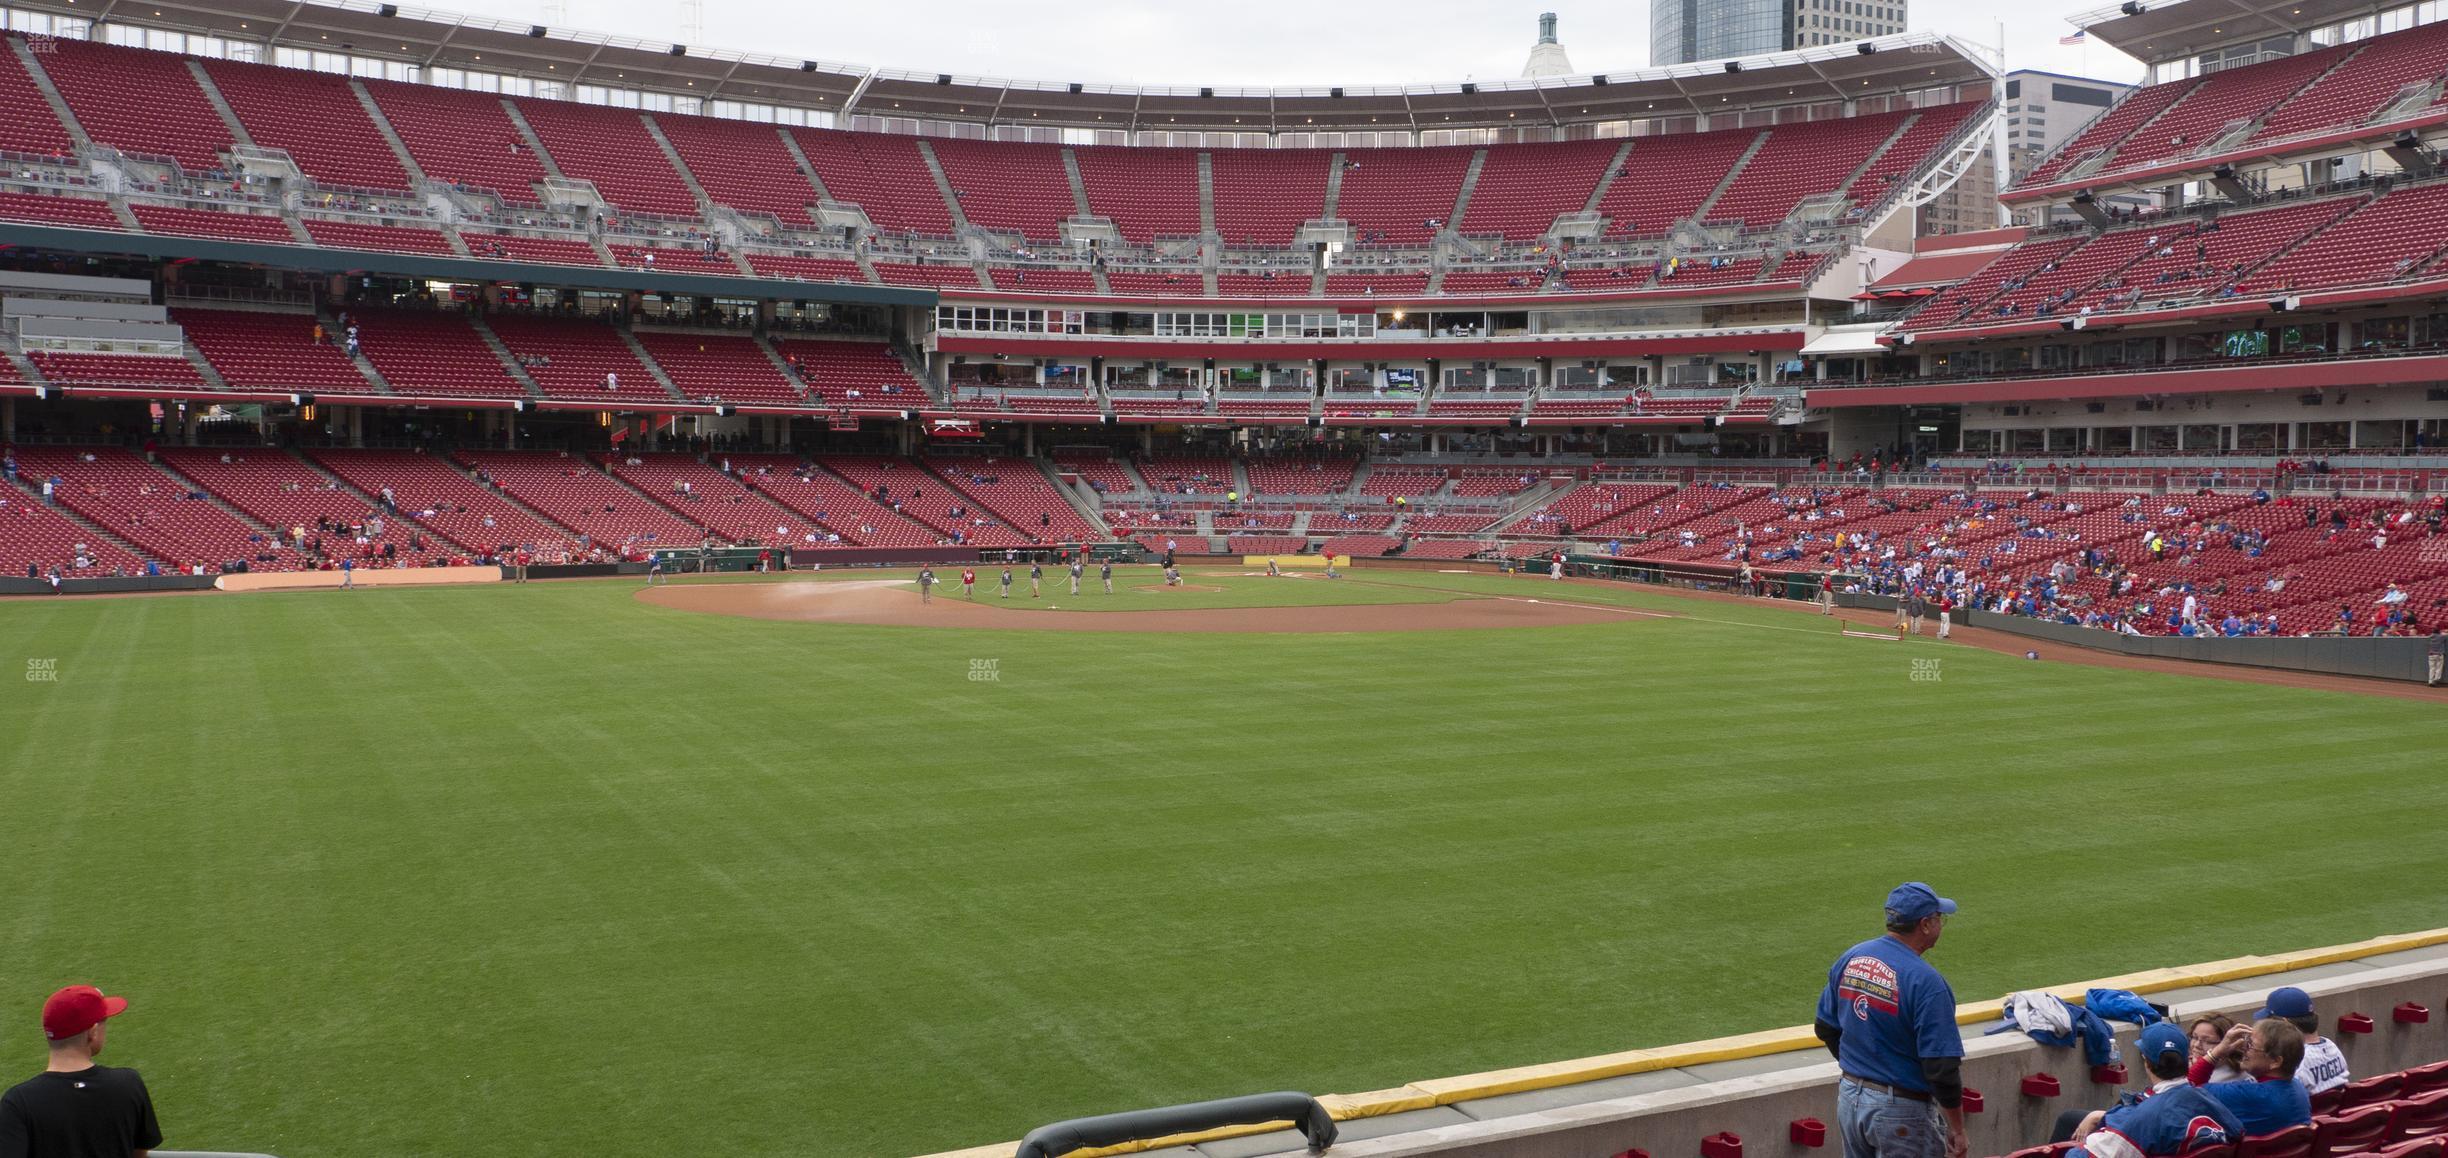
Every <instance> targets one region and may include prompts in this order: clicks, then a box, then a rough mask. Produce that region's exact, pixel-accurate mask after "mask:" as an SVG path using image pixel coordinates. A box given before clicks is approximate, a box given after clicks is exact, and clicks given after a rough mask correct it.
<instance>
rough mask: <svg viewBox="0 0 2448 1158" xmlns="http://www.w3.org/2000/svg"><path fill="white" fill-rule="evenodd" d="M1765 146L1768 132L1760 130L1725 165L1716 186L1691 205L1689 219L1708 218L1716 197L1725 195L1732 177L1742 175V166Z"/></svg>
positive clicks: (1731, 184) (1748, 162)
mask: <svg viewBox="0 0 2448 1158" xmlns="http://www.w3.org/2000/svg"><path fill="white" fill-rule="evenodd" d="M1767 146H1768V132H1767V131H1766V130H1761V132H1760V133H1759V135H1757V136H1755V137H1752V138H1751V145H1750V147H1749V148H1746V149H1744V150H1743V151H1742V156H1739V157H1736V158H1734V163H1733V164H1731V165H1728V166H1726V173H1725V176H1724V177H1723V178H1722V179H1720V180H1719V181H1718V182H1717V187H1716V188H1714V189H1711V190H1709V194H1708V196H1706V197H1703V198H1701V199H1700V204H1698V205H1696V206H1693V207H1692V212H1691V220H1692V221H1694V222H1701V221H1706V220H1708V215H1709V210H1712V209H1715V208H1716V207H1717V199H1718V198H1720V197H1723V196H1725V195H1726V190H1728V189H1731V188H1733V187H1734V179H1735V178H1736V177H1740V176H1742V171H1743V166H1745V165H1748V164H1750V163H1751V158H1753V157H1756V156H1759V151H1760V150H1761V149H1763V148H1766V147H1767Z"/></svg>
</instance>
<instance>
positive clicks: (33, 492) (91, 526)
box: [0, 471, 160, 575]
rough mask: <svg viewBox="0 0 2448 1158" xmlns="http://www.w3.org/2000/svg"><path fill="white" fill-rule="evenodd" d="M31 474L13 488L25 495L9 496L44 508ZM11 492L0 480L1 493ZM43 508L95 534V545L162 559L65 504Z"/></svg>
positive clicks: (21, 476)
mask: <svg viewBox="0 0 2448 1158" xmlns="http://www.w3.org/2000/svg"><path fill="white" fill-rule="evenodd" d="M32 475H33V472H32V471H20V472H19V473H18V475H17V483H16V484H15V488H14V489H15V490H17V491H21V492H23V494H22V495H17V494H11V495H9V496H8V497H9V498H10V500H11V501H13V502H17V503H20V504H24V505H28V506H39V505H41V503H42V481H41V480H40V479H38V478H34V477H32ZM11 489H12V488H11V485H10V483H9V482H8V481H7V480H6V479H0V492H6V491H9V490H11ZM43 509H44V510H47V511H50V512H51V513H52V514H55V515H58V516H59V517H60V518H62V519H65V520H67V521H68V522H70V523H72V524H74V525H75V526H76V528H77V529H78V530H80V531H83V532H85V533H86V534H89V535H92V536H93V541H94V542H96V543H99V544H101V545H103V546H106V547H113V548H116V549H118V550H121V551H125V552H127V553H128V554H130V555H133V556H135V557H136V558H137V559H140V560H146V559H150V560H155V561H160V557H159V556H157V555H155V554H153V553H152V552H149V551H146V550H144V549H143V548H141V547H138V546H137V545H136V544H134V543H132V542H129V541H128V540H126V539H123V538H120V537H119V536H118V535H116V534H113V533H112V532H111V531H110V530H109V529H107V528H105V527H103V526H102V524H100V523H97V522H94V521H93V520H92V519H88V518H86V517H85V516H84V515H81V514H78V513H77V512H76V511H73V510H70V509H69V507H68V504H66V503H64V502H63V503H54V504H52V505H50V506H47V507H44V508H43ZM67 572H68V568H67V567H64V566H63V567H61V568H60V573H61V574H63V575H64V574H67Z"/></svg>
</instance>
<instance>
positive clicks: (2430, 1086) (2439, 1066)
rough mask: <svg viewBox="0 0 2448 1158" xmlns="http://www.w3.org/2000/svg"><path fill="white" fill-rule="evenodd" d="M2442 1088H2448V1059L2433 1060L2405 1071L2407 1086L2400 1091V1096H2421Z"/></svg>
mask: <svg viewBox="0 0 2448 1158" xmlns="http://www.w3.org/2000/svg"><path fill="white" fill-rule="evenodd" d="M2440 1090H2448V1061H2438V1062H2432V1063H2431V1064H2430V1065H2427V1066H2416V1067H2414V1068H2413V1069H2410V1070H2407V1071H2405V1088H2404V1089H2402V1090H2400V1091H2398V1096H2399V1097H2404V1098H2419V1097H2421V1096H2423V1095H2424V1094H2429V1093H2435V1092H2437V1091H2440Z"/></svg>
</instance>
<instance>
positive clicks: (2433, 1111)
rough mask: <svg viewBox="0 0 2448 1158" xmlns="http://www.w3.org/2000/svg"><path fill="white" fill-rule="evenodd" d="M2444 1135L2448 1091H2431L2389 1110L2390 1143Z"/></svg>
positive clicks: (2447, 1131) (2447, 1121)
mask: <svg viewBox="0 0 2448 1158" xmlns="http://www.w3.org/2000/svg"><path fill="white" fill-rule="evenodd" d="M2444 1134H2448V1090H2433V1091H2432V1092H2430V1093H2427V1094H2424V1095H2423V1096H2421V1097H2419V1098H2408V1099H2406V1100H2405V1101H2402V1102H2399V1103H2397V1104H2396V1105H2395V1106H2393V1107H2392V1108H2391V1112H2390V1115H2389V1132H2388V1136H2389V1141H2391V1142H2403V1141H2405V1140H2407V1139H2409V1138H2433V1137H2438V1136H2440V1135H2444Z"/></svg>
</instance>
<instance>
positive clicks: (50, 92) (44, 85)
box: [0, 36, 93, 152]
mask: <svg viewBox="0 0 2448 1158" xmlns="http://www.w3.org/2000/svg"><path fill="white" fill-rule="evenodd" d="M0 39H5V40H6V41H7V43H8V47H9V51H11V52H14V53H16V54H17V61H18V63H19V64H21V65H23V66H24V67H25V72H26V78H27V79H28V80H31V81H33V82H34V88H35V89H36V90H37V91H39V92H41V93H42V98H43V103H45V104H47V105H50V106H51V115H53V116H55V117H58V118H59V123H60V127H61V128H63V129H66V130H68V139H69V140H70V141H73V142H75V143H76V147H77V149H78V150H79V151H80V152H90V151H91V150H92V149H93V138H92V137H89V136H86V135H85V126H84V125H83V124H82V123H81V122H79V121H78V120H77V118H76V113H75V112H74V111H73V110H71V109H70V108H69V107H68V98H66V97H64V96H61V95H60V90H59V86H58V85H56V84H53V83H52V81H51V74H50V73H47V72H45V71H43V67H42V62H41V61H39V60H36V59H35V58H34V52H33V50H32V49H31V48H30V47H28V46H27V44H26V42H25V40H24V39H23V38H21V37H16V36H10V37H5V38H0Z"/></svg>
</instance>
